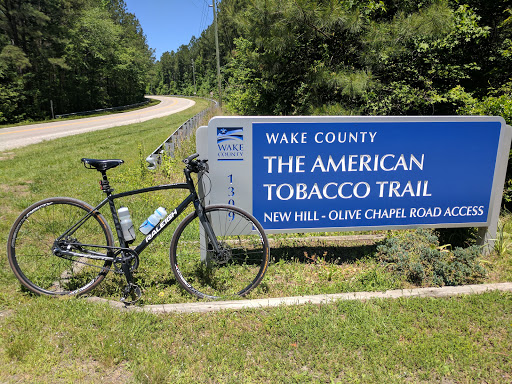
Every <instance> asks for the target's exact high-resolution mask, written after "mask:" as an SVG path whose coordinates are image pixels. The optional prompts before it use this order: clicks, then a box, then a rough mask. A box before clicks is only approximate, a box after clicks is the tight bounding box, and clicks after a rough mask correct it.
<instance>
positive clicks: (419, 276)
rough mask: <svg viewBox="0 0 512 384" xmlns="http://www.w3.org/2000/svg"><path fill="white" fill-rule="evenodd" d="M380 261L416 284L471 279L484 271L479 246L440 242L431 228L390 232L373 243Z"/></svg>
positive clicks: (467, 280) (449, 282)
mask: <svg viewBox="0 0 512 384" xmlns="http://www.w3.org/2000/svg"><path fill="white" fill-rule="evenodd" d="M377 256H378V258H379V260H380V262H381V263H382V264H383V265H384V266H385V267H386V268H388V269H390V270H391V271H392V272H393V273H395V274H397V275H399V276H400V278H402V279H405V280H406V281H408V282H410V283H412V284H415V285H419V286H444V285H461V284H467V283H474V282H477V281H478V280H480V279H482V278H483V277H485V275H486V271H485V269H484V268H483V267H482V265H481V264H480V261H479V256H480V247H478V246H475V245H473V246H470V247H467V248H455V249H453V250H451V249H450V248H449V246H440V244H439V238H438V237H437V235H436V234H435V232H434V231H433V230H430V229H418V230H414V231H402V232H394V233H393V234H392V235H391V236H390V237H388V238H387V239H386V240H384V241H383V243H382V244H380V245H379V246H378V247H377Z"/></svg>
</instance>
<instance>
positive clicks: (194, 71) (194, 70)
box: [191, 59, 197, 96]
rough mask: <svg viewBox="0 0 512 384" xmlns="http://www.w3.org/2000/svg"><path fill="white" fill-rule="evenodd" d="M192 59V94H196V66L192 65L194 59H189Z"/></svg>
mask: <svg viewBox="0 0 512 384" xmlns="http://www.w3.org/2000/svg"><path fill="white" fill-rule="evenodd" d="M191 60H192V76H193V78H194V96H195V95H196V93H197V89H196V68H195V66H194V59H191Z"/></svg>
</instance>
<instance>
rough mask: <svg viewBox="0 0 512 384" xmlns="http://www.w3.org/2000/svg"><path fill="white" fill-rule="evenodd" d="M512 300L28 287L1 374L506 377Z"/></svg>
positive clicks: (327, 379)
mask: <svg viewBox="0 0 512 384" xmlns="http://www.w3.org/2000/svg"><path fill="white" fill-rule="evenodd" d="M511 305H512V294H510V293H496V292H495V293H487V294H483V295H474V296H466V297H458V298H451V299H399V300H371V301H367V302H346V301H345V302H337V303H334V304H328V305H304V306H293V307H284V306H283V307H278V308H272V309H265V310H263V309H261V310H243V311H224V312H219V313H210V314H168V315H154V314H147V313H135V312H129V313H127V312H123V311H117V310H115V309H113V308H111V307H109V306H107V305H101V304H91V303H89V302H86V301H84V300H75V299H63V300H58V299H57V300H55V299H48V298H44V297H42V298H34V299H32V300H30V301H29V302H26V303H24V304H23V305H19V306H18V307H17V308H16V309H15V310H13V311H12V313H10V314H9V315H7V316H3V318H2V319H0V338H1V345H2V347H1V349H0V352H1V353H0V367H1V369H0V381H1V382H5V383H15V382H24V383H45V382H51V383H60V382H62V383H64V382H71V381H72V382H82V383H94V382H99V381H100V380H101V381H102V382H116V383H132V382H137V383H170V382H172V383H242V382H243V383H256V382H257V383H336V382H338V383H430V382H445V383H482V382H486V383H509V382H510V381H511V379H512V376H511V373H512V361H511V359H510V354H509V352H510V345H511V343H512V314H511V312H510V308H511ZM420 313H421V316H419V314H420Z"/></svg>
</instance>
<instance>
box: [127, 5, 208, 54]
mask: <svg viewBox="0 0 512 384" xmlns="http://www.w3.org/2000/svg"><path fill="white" fill-rule="evenodd" d="M124 1H125V3H126V8H127V9H128V12H130V13H133V14H135V16H136V17H137V19H138V20H139V22H140V24H141V26H142V30H143V31H144V34H145V35H146V38H147V42H148V45H149V46H150V48H153V49H155V57H156V59H157V60H160V56H161V55H162V53H164V52H165V51H169V52H171V51H175V52H176V51H177V50H178V48H179V47H180V46H181V45H183V44H185V45H186V44H188V43H189V42H190V39H191V38H192V36H195V37H199V36H201V32H202V31H203V30H205V29H206V28H207V27H208V26H209V25H210V24H212V22H213V11H212V8H211V7H209V6H208V5H211V4H212V0H124Z"/></svg>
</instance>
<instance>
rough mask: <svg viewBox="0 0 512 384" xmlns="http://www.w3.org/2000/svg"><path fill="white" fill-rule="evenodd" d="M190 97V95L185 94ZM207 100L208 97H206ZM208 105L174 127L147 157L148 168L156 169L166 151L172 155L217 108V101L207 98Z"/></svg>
mask: <svg viewBox="0 0 512 384" xmlns="http://www.w3.org/2000/svg"><path fill="white" fill-rule="evenodd" d="M186 97H190V96H186ZM208 100H209V99H208ZM209 101H210V102H211V104H210V106H209V107H208V108H206V109H203V110H202V111H201V112H199V113H198V114H197V115H195V116H193V117H191V118H190V119H188V120H187V121H186V122H185V123H184V124H183V125H181V126H180V127H179V128H178V129H176V130H175V131H174V132H173V133H172V134H171V135H170V136H169V137H168V138H167V139H166V140H165V141H164V142H163V143H162V144H160V146H159V147H158V148H157V149H155V150H154V151H153V152H152V153H151V154H150V155H149V156H148V157H147V158H146V161H147V162H148V163H149V165H148V168H149V169H156V168H157V167H158V166H159V165H160V164H161V163H162V155H163V154H164V153H166V154H167V155H168V156H170V157H173V156H174V151H175V149H176V148H177V147H178V145H179V144H180V143H181V142H182V141H183V140H184V139H185V138H186V137H188V136H190V135H191V134H192V133H194V132H195V129H196V128H197V127H198V126H199V124H201V121H202V120H203V118H204V117H205V116H207V115H208V114H209V113H210V112H211V111H213V110H215V109H217V108H218V103H217V101H215V100H209Z"/></svg>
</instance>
